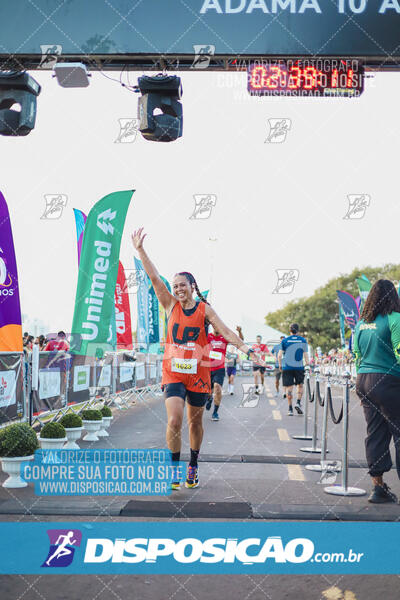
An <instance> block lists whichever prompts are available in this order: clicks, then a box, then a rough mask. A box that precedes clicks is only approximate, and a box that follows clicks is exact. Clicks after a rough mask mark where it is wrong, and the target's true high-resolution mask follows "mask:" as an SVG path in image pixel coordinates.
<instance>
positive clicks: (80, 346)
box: [71, 190, 133, 358]
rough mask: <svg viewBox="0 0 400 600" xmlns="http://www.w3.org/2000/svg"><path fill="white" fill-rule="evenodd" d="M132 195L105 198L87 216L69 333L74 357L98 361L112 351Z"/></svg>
mask: <svg viewBox="0 0 400 600" xmlns="http://www.w3.org/2000/svg"><path fill="white" fill-rule="evenodd" d="M132 194H133V190H129V191H123V192H114V193H113V194H109V195H108V196H105V197H104V198H102V199H101V200H99V202H97V203H96V204H95V205H94V207H93V208H92V210H91V211H90V213H89V215H88V218H87V221H86V225H85V231H84V234H83V241H82V251H81V258H80V263H79V273H78V285H77V290H76V298H75V310H74V317H73V321H72V329H71V331H72V341H71V352H73V353H74V354H80V355H85V356H96V357H97V358H101V357H102V356H103V354H104V351H105V350H109V351H111V350H112V349H113V346H112V338H111V337H109V336H110V323H111V318H112V317H113V316H114V314H115V302H114V292H115V284H116V280H117V273H118V260H119V250H120V245H121V237H122V232H123V229H124V224H125V218H126V213H127V211H128V208H129V203H130V201H131V198H132ZM113 320H114V321H115V318H114V319H113ZM110 342H111V343H110Z"/></svg>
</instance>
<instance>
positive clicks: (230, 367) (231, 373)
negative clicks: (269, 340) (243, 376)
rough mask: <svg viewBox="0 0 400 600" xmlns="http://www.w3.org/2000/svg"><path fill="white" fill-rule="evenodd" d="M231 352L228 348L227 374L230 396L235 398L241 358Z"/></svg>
mask: <svg viewBox="0 0 400 600" xmlns="http://www.w3.org/2000/svg"><path fill="white" fill-rule="evenodd" d="M240 331H241V330H240ZM231 350H232V349H231V348H228V351H227V353H226V374H227V375H228V394H230V395H231V396H233V393H234V391H235V375H236V368H237V363H238V360H239V356H238V355H237V354H236V353H234V352H232V351H231Z"/></svg>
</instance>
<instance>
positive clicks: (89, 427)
mask: <svg viewBox="0 0 400 600" xmlns="http://www.w3.org/2000/svg"><path fill="white" fill-rule="evenodd" d="M82 423H83V428H84V429H85V430H86V431H87V434H86V435H85V437H84V438H82V440H83V441H84V442H98V441H99V438H98V437H97V432H98V431H99V430H100V429H101V427H102V425H103V421H82Z"/></svg>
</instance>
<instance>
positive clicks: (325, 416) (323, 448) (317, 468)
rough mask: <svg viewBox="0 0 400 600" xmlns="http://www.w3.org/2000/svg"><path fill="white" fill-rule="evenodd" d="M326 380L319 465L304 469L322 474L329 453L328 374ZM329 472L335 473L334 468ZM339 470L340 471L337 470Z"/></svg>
mask: <svg viewBox="0 0 400 600" xmlns="http://www.w3.org/2000/svg"><path fill="white" fill-rule="evenodd" d="M326 375H327V377H328V380H327V382H326V388H325V399H324V413H323V417H322V444H321V462H320V464H319V465H306V469H307V470H308V471H318V472H322V471H324V470H325V469H326V466H325V465H324V461H326V455H327V453H328V452H329V450H328V447H327V446H328V399H329V394H330V391H331V381H330V376H331V374H330V372H329V371H328V372H327V373H326ZM329 470H333V471H337V467H336V466H333V464H332V466H330V468H329ZM339 470H340V469H339Z"/></svg>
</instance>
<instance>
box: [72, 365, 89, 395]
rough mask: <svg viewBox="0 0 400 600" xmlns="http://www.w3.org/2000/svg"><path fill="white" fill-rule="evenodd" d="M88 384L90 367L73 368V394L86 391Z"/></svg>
mask: <svg viewBox="0 0 400 600" xmlns="http://www.w3.org/2000/svg"><path fill="white" fill-rule="evenodd" d="M89 383H90V365H79V366H78V365H77V366H76V367H74V383H73V390H74V392H82V390H87V389H88V388H89Z"/></svg>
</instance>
